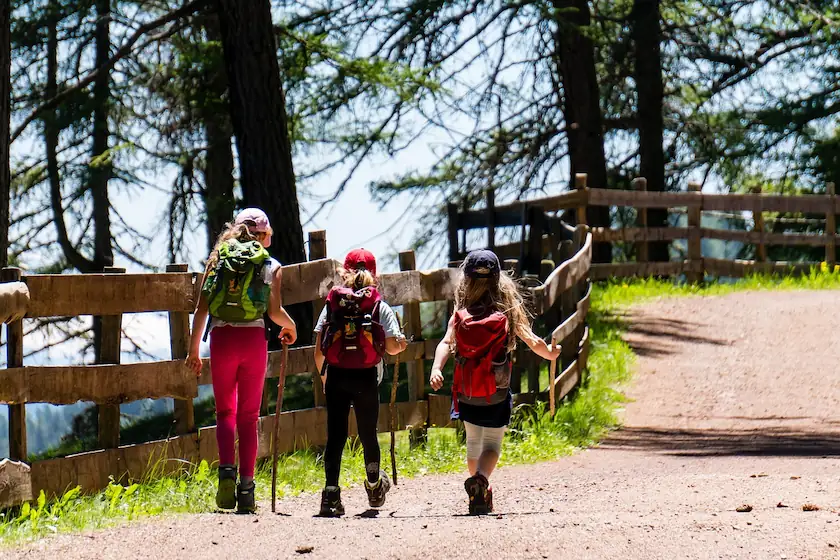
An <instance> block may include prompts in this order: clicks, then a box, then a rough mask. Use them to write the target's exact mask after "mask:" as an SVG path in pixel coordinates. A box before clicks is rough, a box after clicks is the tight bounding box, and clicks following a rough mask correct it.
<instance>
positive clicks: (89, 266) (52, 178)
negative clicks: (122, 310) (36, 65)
mask: <svg viewBox="0 0 840 560" xmlns="http://www.w3.org/2000/svg"><path fill="white" fill-rule="evenodd" d="M48 26H49V27H48V28H47V89H46V91H45V92H44V93H45V94H46V98H47V99H52V98H54V97H55V96H56V95H58V30H57V27H58V18H52V19H51V20H50V21H49V23H48ZM57 114H58V108H52V109H50V110H48V111H46V112H45V113H44V145H45V151H46V155H47V179H48V181H49V185H50V205H51V206H52V211H53V221H54V222H55V228H56V236H57V238H58V244H59V246H60V247H61V251H62V252H63V253H64V258H65V259H66V260H67V262H68V263H70V265H71V266H73V267H75V268H76V269H77V270H79V271H80V272H93V271H94V270H95V265H94V263H92V262H91V261H90V260H88V259H86V258H85V257H84V256H83V255H82V254H81V253H80V252H79V251H78V250H77V249H76V247H74V246H73V243H72V241H70V237H69V236H68V235H67V224H66V222H65V220H64V206H63V199H62V195H61V176H60V172H59V166H58V137H59V134H60V133H61V130H60V129H59V126H58V123H57V122H56V121H57V118H58V117H57Z"/></svg>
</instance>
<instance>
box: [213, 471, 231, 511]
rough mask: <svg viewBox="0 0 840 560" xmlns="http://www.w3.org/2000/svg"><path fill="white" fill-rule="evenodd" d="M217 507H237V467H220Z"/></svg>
mask: <svg viewBox="0 0 840 560" xmlns="http://www.w3.org/2000/svg"><path fill="white" fill-rule="evenodd" d="M216 507H218V508H219V509H233V508H235V507H236V467H234V466H230V465H226V466H222V467H219V489H218V490H217V491H216Z"/></svg>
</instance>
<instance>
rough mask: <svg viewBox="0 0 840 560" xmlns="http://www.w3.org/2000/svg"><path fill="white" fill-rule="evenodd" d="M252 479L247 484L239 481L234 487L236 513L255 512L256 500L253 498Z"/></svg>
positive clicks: (253, 487)
mask: <svg viewBox="0 0 840 560" xmlns="http://www.w3.org/2000/svg"><path fill="white" fill-rule="evenodd" d="M255 488H256V485H255V484H254V481H253V480H252V481H251V482H248V483H247V484H242V483H240V484H239V486H238V487H237V488H236V513H257V502H256V500H255V499H254V489H255Z"/></svg>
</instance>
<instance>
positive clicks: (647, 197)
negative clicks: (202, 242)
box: [449, 174, 840, 282]
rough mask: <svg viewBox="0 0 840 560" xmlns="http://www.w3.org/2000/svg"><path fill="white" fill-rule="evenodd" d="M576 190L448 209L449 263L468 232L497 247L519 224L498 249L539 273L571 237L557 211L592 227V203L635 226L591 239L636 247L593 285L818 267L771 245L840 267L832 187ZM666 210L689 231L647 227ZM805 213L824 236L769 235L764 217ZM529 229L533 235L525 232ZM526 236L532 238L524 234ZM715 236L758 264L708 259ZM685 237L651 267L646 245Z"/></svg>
mask: <svg viewBox="0 0 840 560" xmlns="http://www.w3.org/2000/svg"><path fill="white" fill-rule="evenodd" d="M575 182H576V187H577V188H576V189H575V190H573V191H571V192H566V193H563V194H559V195H556V196H551V197H546V198H539V199H534V200H527V201H516V202H513V203H510V204H505V205H502V206H497V205H495V203H494V202H495V197H494V195H493V193H492V192H488V193H487V198H486V204H485V207H484V208H482V209H479V210H459V209H458V206H457V205H454V204H450V206H449V246H450V258H451V259H453V260H454V259H457V258H463V255H464V254H465V253H466V244H467V243H466V232H467V231H469V230H474V229H485V230H486V231H487V245H489V246H494V245H495V229H496V228H497V227H500V226H508V227H511V226H513V227H519V228H521V234H520V236H519V239H518V240H517V241H515V242H513V243H509V244H506V245H502V246H498V247H496V250H497V252H498V253H499V254H500V255H505V256H510V255H513V254H516V255H518V256H519V257H520V260H521V261H522V262H523V263H524V266H525V267H526V270H527V271H528V272H530V273H533V272H534V271H536V270H537V267H538V266H539V261H538V258H539V255H540V254H545V252H546V251H553V250H555V249H556V248H557V247H558V246H559V244H560V242H561V241H562V239H564V238H565V237H567V235H568V227H567V226H565V225H564V224H563V222H562V221H561V219H560V217H559V216H556V215H552V213H555V212H569V213H573V214H574V217H575V221H576V222H577V223H578V224H585V223H586V209H587V207H588V206H608V207H624V208H628V207H629V208H634V209H635V210H636V223H635V224H634V225H633V227H623V228H607V227H597V228H592V236H593V242H595V243H597V242H611V243H616V242H620V243H632V244H634V245H635V246H636V247H635V251H634V252H635V258H636V260H635V261H630V262H618V263H596V264H593V265H592V272H591V276H592V280H604V279H607V278H612V277H630V276H679V275H685V277H686V278H687V279H688V280H689V281H692V282H698V281H701V280H702V279H703V278H704V277H705V276H706V275H709V276H717V277H743V276H746V275H749V274H753V273H773V274H801V273H807V272H808V271H810V270H811V269H812V268H813V267H815V266H819V265H820V264H821V263H819V262H782V261H777V262H771V261H769V260H768V258H767V248H768V247H769V246H773V245H776V246H797V245H798V246H810V247H824V249H825V260H824V262H825V263H826V265H827V266H828V268H829V270H833V269H834V266H835V264H836V263H837V258H836V252H837V239H838V236H837V222H836V214H837V213H838V212H840V200H838V197H837V196H836V194H835V186H834V184H833V183H829V184H827V185H826V194H824V195H796V196H790V195H775V194H761V193H758V192H754V193H750V194H722V193H714V194H706V193H701V192H700V184H699V183H689V185H688V190H687V191H684V192H648V191H647V190H646V189H645V185H646V181H645V180H644V179H643V178H639V179H636V180H634V182H633V185H634V190H613V189H600V188H588V187H587V177H586V175H585V174H580V175H577V176H576V181H575ZM650 208H663V209H667V210H669V211H670V212H675V213H684V214H685V215H686V216H687V224H686V226H684V227H648V224H647V211H648V209H650ZM704 212H708V213H721V212H724V213H727V214H728V215H729V216H733V215H734V216H739V217H742V218H745V219H750V218H751V220H750V221H751V222H752V224H753V225H752V229H750V230H731V229H718V228H709V227H703V226H702V224H701V220H702V216H703V214H704ZM767 213H779V214H800V215H804V216H798V217H793V218H789V219H790V220H792V221H794V222H796V223H799V222H804V223H809V224H810V223H812V222H816V223H818V225H819V226H821V228H819V229H822V231H821V232H818V233H782V232H770V231H767V230H766V229H767V228H766V227H765V224H766V221H769V219H767V217H766V216H765V214H767ZM526 226H527V230H526ZM526 232H527V233H526ZM703 239H717V240H722V241H736V242H741V243H744V244H753V245H754V246H755V255H756V258H755V259H754V260H727V259H720V258H710V257H706V256H704V255H703V254H702V250H701V248H702V240H703ZM675 240H685V241H686V246H687V251H686V253H685V258H683V259H681V260H678V261H670V262H649V260H648V244H649V243H651V242H658V241H667V242H671V241H675Z"/></svg>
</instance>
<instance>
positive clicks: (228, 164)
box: [201, 11, 236, 249]
mask: <svg viewBox="0 0 840 560" xmlns="http://www.w3.org/2000/svg"><path fill="white" fill-rule="evenodd" d="M202 21H203V26H204V31H205V33H206V35H207V40H208V41H211V42H221V40H222V37H221V32H220V31H219V19H218V16H217V15H216V13H215V12H213V11H208V12H207V13H206V14H205V15H204V17H203V18H202ZM214 60H215V59H214ZM207 87H208V89H209V90H210V95H209V96H208V98H209V99H211V100H216V99H224V98H225V95H226V94H227V90H228V80H227V73H226V72H225V68H224V65H223V64H219V65H218V67H216V66H215V65H211V66H210V67H208V68H207ZM215 109H216V107H204V108H202V112H201V120H202V122H203V124H204V133H205V135H206V138H207V154H206V155H205V162H204V193H203V194H204V207H205V209H206V210H207V243H208V245H209V248H210V249H212V248H213V245H214V244H215V242H216V238H217V237H218V236H219V234H220V233H221V232H222V230H223V229H224V227H225V223H227V222H228V221H230V219H231V218H232V217H233V211H234V209H235V206H236V202H235V200H234V197H233V187H234V182H233V151H232V150H231V139H232V138H233V125H232V124H231V122H230V114H228V113H225V112H221V111H217V110H215Z"/></svg>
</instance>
